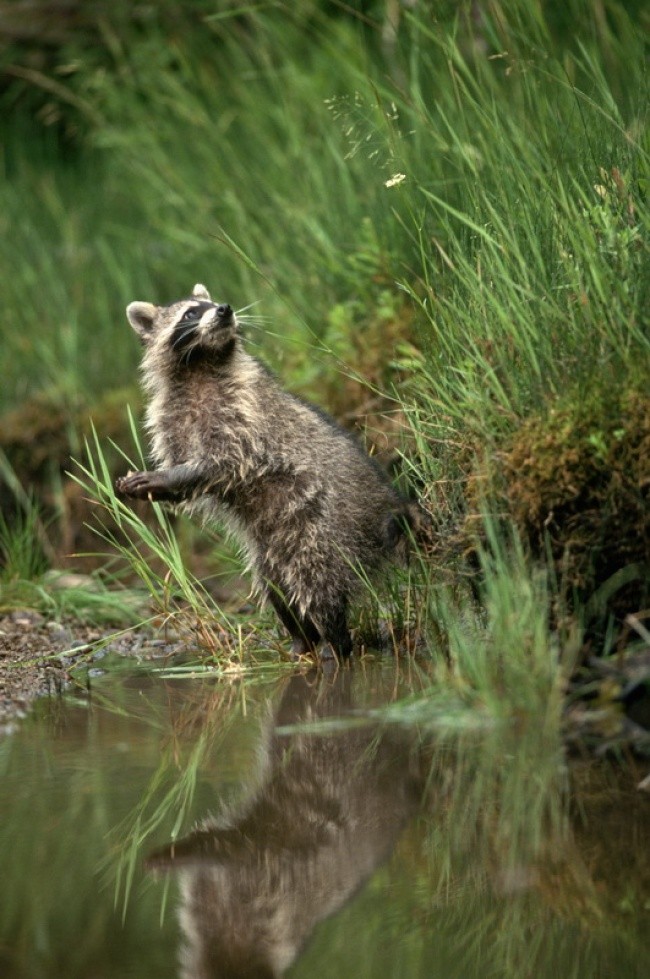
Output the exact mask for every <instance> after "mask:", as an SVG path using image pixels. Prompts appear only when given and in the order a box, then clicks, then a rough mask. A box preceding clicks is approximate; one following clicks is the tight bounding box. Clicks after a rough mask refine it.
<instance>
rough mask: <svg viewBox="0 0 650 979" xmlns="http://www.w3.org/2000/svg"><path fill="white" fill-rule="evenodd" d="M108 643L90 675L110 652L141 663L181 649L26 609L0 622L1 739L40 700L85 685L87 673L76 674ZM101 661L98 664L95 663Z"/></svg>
mask: <svg viewBox="0 0 650 979" xmlns="http://www.w3.org/2000/svg"><path fill="white" fill-rule="evenodd" d="M102 639H106V640H107V644H102V646H101V648H100V650H99V651H98V652H96V653H94V654H93V655H92V657H91V658H90V660H89V662H88V667H87V668H88V670H93V669H97V670H101V669H102V667H101V659H102V658H103V656H104V655H106V653H107V652H116V653H119V654H120V655H123V656H129V655H132V656H133V657H134V658H135V659H137V660H138V661H141V660H151V659H158V658H160V657H166V656H170V655H173V654H174V653H175V652H177V651H178V643H173V642H167V641H165V640H161V639H156V638H153V637H152V636H151V635H150V634H145V633H144V632H143V631H142V630H138V631H136V630H133V631H127V632H120V633H119V634H115V632H114V630H111V629H105V630H102V629H98V628H97V627H92V626H86V625H82V624H81V623H79V622H77V621H72V620H71V621H69V622H60V621H58V620H53V619H48V618H47V617H45V616H43V615H41V614H40V613H38V612H34V611H31V610H28V609H24V610H22V609H20V610H17V611H13V612H10V613H8V614H7V615H4V616H1V617H0V735H2V734H8V733H11V732H12V731H13V730H15V727H16V724H17V722H18V721H20V720H22V719H23V718H24V717H26V715H27V713H28V711H29V709H30V707H31V705H32V703H33V701H34V700H35V699H36V698H37V697H41V696H44V695H45V696H46V695H52V694H54V695H59V694H61V693H62V692H63V691H64V690H66V689H72V688H73V687H74V686H78V685H79V684H80V683H82V684H83V683H84V679H85V675H86V674H85V672H84V671H83V670H80V671H76V674H75V675H74V676H73V674H72V673H71V668H72V667H73V666H75V665H76V664H77V663H78V661H79V660H80V659H81V658H82V657H83V658H84V659H89V652H90V650H89V644H90V643H97V642H98V641H100V640H102ZM95 661H96V662H95Z"/></svg>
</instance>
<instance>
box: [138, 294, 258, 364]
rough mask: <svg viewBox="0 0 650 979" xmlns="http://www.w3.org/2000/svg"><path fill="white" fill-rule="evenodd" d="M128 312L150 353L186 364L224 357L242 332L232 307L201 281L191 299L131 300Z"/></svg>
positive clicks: (230, 350) (175, 362)
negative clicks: (161, 303)
mask: <svg viewBox="0 0 650 979" xmlns="http://www.w3.org/2000/svg"><path fill="white" fill-rule="evenodd" d="M126 315H127V319H128V321H129V323H130V324H131V326H132V327H133V329H134V330H135V332H136V333H137V334H138V336H139V337H140V339H141V341H142V343H143V344H144V345H145V347H146V348H147V349H148V352H150V353H155V355H156V358H157V359H159V358H161V357H162V358H163V359H164V360H167V361H169V362H170V363H173V364H179V365H183V366H190V364H191V363H193V362H195V361H197V360H206V359H207V360H216V361H219V360H222V359H224V358H225V357H227V356H228V355H229V353H231V352H232V350H233V348H234V345H235V342H236V338H237V335H238V332H239V324H238V322H237V317H236V316H235V314H234V312H233V310H232V308H231V307H230V306H229V305H228V304H227V303H220V304H217V303H214V302H213V301H212V299H211V298H210V293H209V292H208V290H207V289H206V288H205V286H202V285H201V284H200V283H198V284H197V285H195V286H194V288H193V290H192V295H191V296H189V297H188V298H187V299H181V300H179V301H177V302H174V303H170V304H169V305H168V306H155V305H154V304H153V303H147V302H134V303H129V305H128V306H127V307H126Z"/></svg>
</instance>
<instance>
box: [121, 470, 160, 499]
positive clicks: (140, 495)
mask: <svg viewBox="0 0 650 979" xmlns="http://www.w3.org/2000/svg"><path fill="white" fill-rule="evenodd" d="M154 488H155V487H154V486H153V485H152V481H151V473H147V472H137V473H128V475H126V476H119V477H118V478H117V479H116V480H115V490H116V492H117V493H119V494H120V496H133V497H135V498H136V499H138V500H147V499H149V498H150V497H151V494H152V492H153V490H154Z"/></svg>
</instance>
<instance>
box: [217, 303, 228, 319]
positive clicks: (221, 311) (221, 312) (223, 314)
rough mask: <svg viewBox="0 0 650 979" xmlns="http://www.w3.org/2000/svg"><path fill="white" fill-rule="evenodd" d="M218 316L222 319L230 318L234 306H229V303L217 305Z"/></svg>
mask: <svg viewBox="0 0 650 979" xmlns="http://www.w3.org/2000/svg"><path fill="white" fill-rule="evenodd" d="M217 316H218V317H219V319H220V320H229V319H230V317H231V316H232V306H229V305H228V303H221V305H220V306H217Z"/></svg>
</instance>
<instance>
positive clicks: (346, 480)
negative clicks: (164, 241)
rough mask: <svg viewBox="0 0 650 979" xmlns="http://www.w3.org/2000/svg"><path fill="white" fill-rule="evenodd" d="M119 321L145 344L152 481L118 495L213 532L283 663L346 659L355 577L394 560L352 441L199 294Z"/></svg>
mask: <svg viewBox="0 0 650 979" xmlns="http://www.w3.org/2000/svg"><path fill="white" fill-rule="evenodd" d="M194 309H195V312H196V315H194V312H193V311H194ZM219 310H221V311H222V312H221V313H219ZM223 310H227V311H229V312H230V319H229V317H228V315H227V314H226V313H224V312H223ZM127 314H128V317H129V321H130V322H131V325H132V326H133V327H134V329H136V331H137V332H138V333H139V334H140V336H141V338H142V340H143V344H144V357H143V362H142V372H143V378H144V385H145V388H146V390H147V391H148V393H149V395H150V402H149V407H148V410H147V427H148V429H149V432H150V434H151V440H152V455H153V459H154V462H155V465H156V470H155V471H153V472H145V473H134V474H130V475H128V476H126V477H122V478H121V479H120V480H118V481H117V484H116V486H117V489H118V490H119V491H120V492H121V493H123V494H124V495H126V496H132V497H138V498H143V499H147V498H148V499H152V500H168V501H170V502H173V503H177V504H182V505H183V506H184V507H185V509H187V510H188V511H190V512H192V513H194V514H197V515H199V516H201V517H203V518H205V519H208V520H213V519H214V520H219V521H222V522H225V524H226V525H227V527H228V528H229V529H230V530H231V531H232V532H233V533H234V534H235V535H236V537H237V538H238V539H239V540H240V541H241V542H242V543H243V545H244V548H245V551H246V553H247V556H248V563H249V567H250V569H251V570H252V572H253V575H254V580H255V585H256V587H257V589H258V590H259V591H260V592H261V593H265V594H266V595H267V596H268V598H269V599H270V601H271V602H272V604H273V606H274V608H275V609H276V611H277V613H278V615H279V617H280V619H281V621H282V622H283V624H284V625H285V627H286V628H287V629H288V631H289V633H290V634H291V636H292V638H293V639H294V647H293V649H294V652H295V653H301V652H304V651H306V650H308V649H311V648H314V647H315V646H316V645H317V643H318V642H319V641H320V640H321V639H322V640H325V641H326V643H328V644H330V645H331V646H332V647H333V649H334V651H335V652H336V654H337V655H342V656H348V655H349V654H350V652H351V648H352V644H351V638H350V634H349V632H348V628H347V620H346V613H347V606H348V602H349V599H350V597H351V596H352V595H353V594H354V593H355V592H356V591H357V590H358V587H359V583H360V576H359V571H360V569H362V570H363V573H364V574H372V573H373V572H374V571H375V570H376V569H377V568H378V567H379V566H380V565H381V564H382V562H383V561H384V560H385V559H386V558H387V557H390V556H391V555H392V556H394V554H395V552H396V550H397V549H398V547H399V545H400V543H401V542H403V540H404V537H405V531H406V528H407V525H408V524H409V504H408V502H407V501H406V500H404V499H403V498H402V497H401V496H400V495H399V494H398V493H397V491H396V490H395V489H394V487H393V486H392V485H391V483H390V481H389V480H388V478H387V476H386V474H385V473H384V472H383V470H382V469H381V468H380V467H379V466H378V465H376V463H375V462H374V461H373V460H372V459H371V458H370V457H369V456H368V455H367V453H366V452H365V451H364V449H363V448H362V447H361V446H360V445H359V443H358V442H357V441H356V440H355V439H353V438H352V437H351V436H349V435H348V434H347V433H346V432H345V431H344V430H343V429H342V428H340V427H339V426H338V425H337V424H336V422H334V421H333V419H331V418H330V417H329V416H328V415H326V414H325V413H324V412H322V411H320V410H319V409H317V408H316V407H314V406H313V405H311V404H309V403H307V402H305V401H303V400H302V399H300V398H298V397H295V396H294V395H292V394H289V393H287V392H286V391H284V390H283V389H282V388H281V387H280V385H279V383H278V381H277V380H276V378H275V377H274V376H273V375H272V374H271V373H270V371H269V370H268V369H267V368H266V367H265V366H264V365H263V364H262V363H261V362H260V361H259V360H257V359H256V358H255V357H252V356H251V355H250V354H249V353H247V351H246V350H245V349H244V347H243V344H242V342H241V337H240V331H239V324H238V321H237V318H236V317H235V315H234V314H232V311H230V307H223V306H222V307H217V306H216V304H214V303H212V301H211V300H210V298H209V295H208V293H207V291H206V290H205V288H204V287H203V286H195V289H194V293H193V295H192V296H191V297H189V298H188V299H184V300H181V301H180V302H177V303H172V304H171V305H169V306H154V305H153V304H150V303H132V304H131V305H130V306H129V307H128V310H127ZM183 316H185V320H183ZM210 317H212V320H210Z"/></svg>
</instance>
